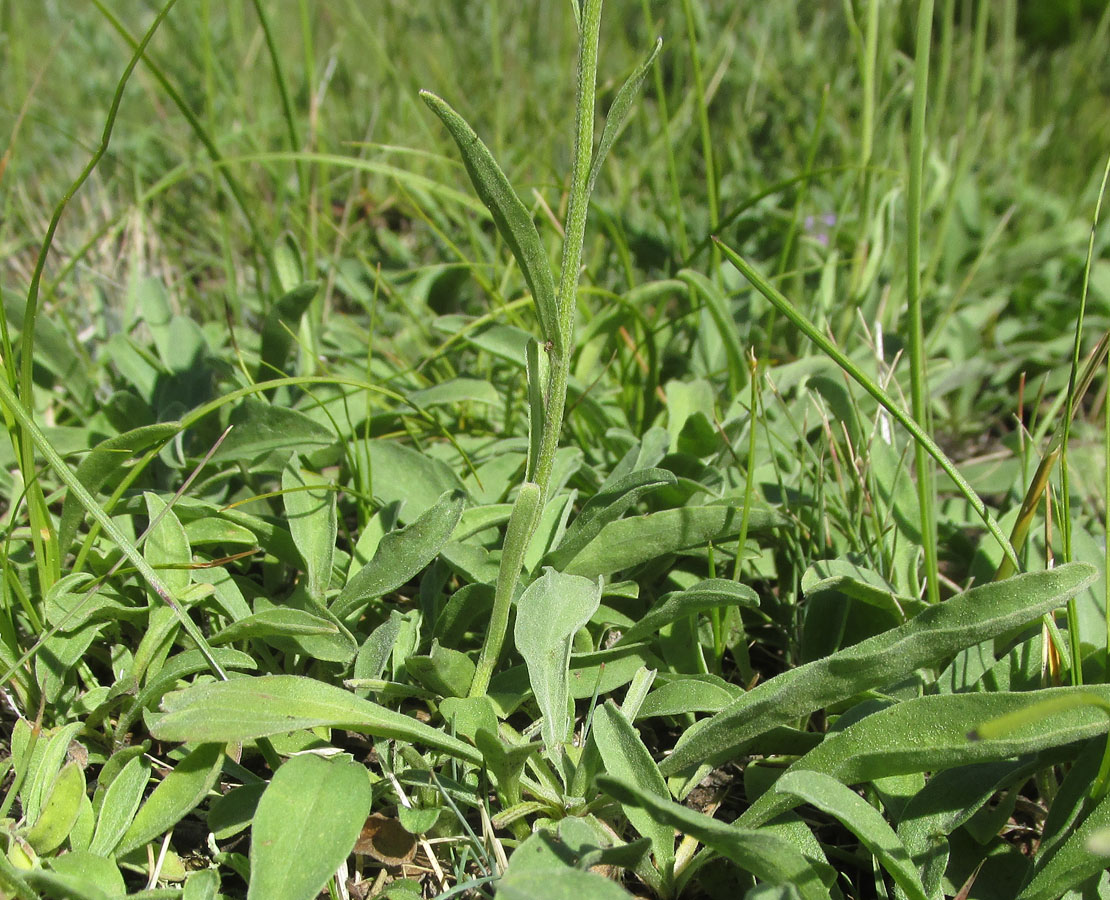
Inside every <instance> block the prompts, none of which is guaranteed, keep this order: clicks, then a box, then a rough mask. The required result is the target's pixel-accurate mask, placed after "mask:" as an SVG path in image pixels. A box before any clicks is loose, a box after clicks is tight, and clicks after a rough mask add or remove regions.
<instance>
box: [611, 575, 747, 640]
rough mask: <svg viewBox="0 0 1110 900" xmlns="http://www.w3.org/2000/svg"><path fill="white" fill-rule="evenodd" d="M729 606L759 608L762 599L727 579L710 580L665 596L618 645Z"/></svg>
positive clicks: (745, 587)
mask: <svg viewBox="0 0 1110 900" xmlns="http://www.w3.org/2000/svg"><path fill="white" fill-rule="evenodd" d="M725 606H747V607H749V608H753V607H756V606H759V597H758V595H757V594H756V592H755V591H753V590H752V589H751V588H750V587H748V586H747V585H746V584H739V583H738V582H735V581H729V580H728V579H727V578H707V579H706V580H705V581H699V582H698V583H697V584H695V585H693V586H692V587H689V588H687V589H686V590H684V591H672V592H671V593H669V594H664V595H663V596H662V597H661V598H660V599H659V602H658V603H656V604H655V605H654V606H653V607H652V608H651V609H650V610H649V611H648V613H647V615H645V616H644V617H643V618H642V619H640V620H639V621H638V622H637V623H636V624H635V625H633V626H632V627H631V628H629V629H628V630H626V631H625V632H624V633H623V634H622V635H621V638H620V640H619V641H617V643H618V644H630V643H632V642H634V641H640V640H643V639H644V638H645V637H647V636H648V635H651V634H654V633H655V632H657V631H658V630H659V629H660V628H662V627H663V626H664V625H669V624H670V623H671V622H677V621H678V620H679V619H683V618H686V617H687V616H693V615H697V614H698V613H700V612H703V611H705V610H707V609H720V608H721V607H725Z"/></svg>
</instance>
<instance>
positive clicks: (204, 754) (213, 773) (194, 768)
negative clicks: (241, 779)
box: [116, 743, 224, 856]
mask: <svg viewBox="0 0 1110 900" xmlns="http://www.w3.org/2000/svg"><path fill="white" fill-rule="evenodd" d="M223 759H224V748H223V744H214V743H213V744H201V745H200V746H199V747H197V748H196V749H194V750H193V751H191V752H190V753H189V755H188V756H186V757H185V758H184V759H183V760H181V762H179V763H178V764H177V765H176V766H174V769H173V771H172V772H170V773H169V775H167V776H166V777H165V778H163V779H162V781H161V783H159V785H158V786H157V787H156V788H155V789H154V791H153V792H152V793H151V795H150V796H149V797H147V799H146V802H145V803H143V805H142V806H141V807H139V811H138V813H137V814H136V815H135V818H134V819H133V820H132V822H131V825H130V826H129V827H128V829H127V831H126V832H124V835H123V837H122V838H121V839H120V842H119V844H118V845H117V846H116V856H123V855H125V854H127V853H129V852H130V851H132V850H134V849H136V848H137V847H141V846H143V844H145V843H147V842H148V841H152V840H154V839H155V838H156V837H158V836H159V835H161V834H164V833H165V832H167V831H169V830H170V829H171V828H173V826H174V825H176V824H177V823H178V822H180V821H181V820H182V819H183V818H184V817H185V816H186V815H187V814H188V813H190V812H192V810H194V809H196V807H197V806H198V805H199V804H200V803H201V801H202V800H204V798H205V796H206V795H207V794H208V792H209V791H210V790H211V789H212V786H213V785H214V784H215V783H216V778H217V777H218V776H219V774H220V769H221V767H222V766H223Z"/></svg>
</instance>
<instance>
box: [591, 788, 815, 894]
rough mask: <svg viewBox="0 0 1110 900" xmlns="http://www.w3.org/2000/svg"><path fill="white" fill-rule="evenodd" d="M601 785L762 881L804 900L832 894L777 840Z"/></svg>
mask: <svg viewBox="0 0 1110 900" xmlns="http://www.w3.org/2000/svg"><path fill="white" fill-rule="evenodd" d="M597 783H598V787H599V788H600V789H601V790H602V791H604V792H605V793H607V794H609V796H611V797H612V798H613V799H614V800H616V801H617V802H619V803H621V804H623V805H625V806H640V807H642V808H643V809H644V810H645V811H646V812H647V813H649V814H650V815H651V816H652V818H653V819H655V820H656V821H657V822H660V823H665V824H667V825H669V826H671V827H672V828H676V829H678V830H679V831H681V832H682V833H683V834H687V835H689V836H690V837H693V838H696V839H697V840H699V841H701V842H702V843H703V844H705V845H706V846H707V847H710V848H712V849H713V850H715V851H716V852H717V853H719V854H721V856H724V857H725V858H727V859H729V860H731V861H732V862H734V863H735V864H736V865H737V866H739V867H740V868H741V869H743V870H745V871H747V872H751V873H752V874H753V875H755V877H756V878H759V879H760V880H761V881H768V882H770V883H772V884H792V885H794V886H795V887H796V888H797V889H798V892H799V894H800V895H801V896H802V898H803V900H828V896H829V893H828V891H827V890H826V889H825V886H824V884H822V882H821V879H820V877H819V876H818V874H817V872H816V870H815V869H814V868H813V866H812V864H811V863H810V862H809V861H808V860H807V859H806V858H805V857H804V856H802V854H801V853H800V852H799V851H798V850H796V849H795V848H794V846H793V845H792V844H789V843H787V842H786V841H785V840H783V839H782V838H781V837H779V836H778V835H775V834H772V833H771V832H769V831H766V830H759V831H757V830H753V829H749V828H738V827H737V826H736V825H728V824H726V823H724V822H721V821H719V820H717V819H714V818H711V817H710V816H707V815H705V814H704V813H700V812H696V811H695V810H692V809H689V808H687V807H685V806H682V805H680V804H678V803H675V802H674V801H673V800H664V799H661V798H659V797H657V796H655V794H653V793H651V792H649V791H646V790H644V789H643V788H641V787H639V786H637V785H633V784H630V783H628V782H626V781H621V780H619V779H617V778H613V777H611V776H609V775H599V776H598V778H597Z"/></svg>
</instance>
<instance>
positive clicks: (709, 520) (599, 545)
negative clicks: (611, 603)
mask: <svg viewBox="0 0 1110 900" xmlns="http://www.w3.org/2000/svg"><path fill="white" fill-rule="evenodd" d="M742 518H743V511H742V510H740V509H738V508H736V507H734V506H683V507H680V508H678V509H665V510H662V511H661V512H656V513H648V514H647V515H646V516H633V517H631V518H628V519H618V520H617V521H615V522H610V523H609V524H608V525H606V526H605V527H604V528H602V529H601V531H600V533H599V534H598V535H597V536H596V537H595V538H594V539H593V540H592V541H590V542H589V543H588V544H587V545H586V546H585V547H583V548H582V550H581V551H580V552H579V553H578V554H577V555H576V556H575V557H574V558H573V559H572V560H571V561H570V562H569V563H567V565H566V568H565V570H564V571H566V572H567V573H568V574H570V575H582V576H584V577H586V578H596V577H597V576H598V575H611V574H612V573H614V572H619V571H620V570H621V569H628V568H631V567H632V566H636V565H639V564H640V563H644V562H648V561H650V560H653V559H658V558H659V557H661V556H666V555H667V554H669V553H677V552H678V551H680V550H687V549H689V548H691V547H699V546H701V545H702V544H705V543H707V542H709V541H714V542H717V541H721V540H724V539H726V538H729V537H733V536H735V535H737V534H739V532H740V522H741V519H742ZM780 522H781V518H780V517H779V515H778V513H775V512H773V511H771V510H770V509H767V508H764V507H759V508H753V509H752V510H751V512H750V514H749V518H748V534H758V533H759V532H764V531H767V530H769V529H771V528H773V527H774V526H775V525H778V524H779V523H780Z"/></svg>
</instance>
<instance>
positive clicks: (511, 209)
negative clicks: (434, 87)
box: [420, 91, 563, 355]
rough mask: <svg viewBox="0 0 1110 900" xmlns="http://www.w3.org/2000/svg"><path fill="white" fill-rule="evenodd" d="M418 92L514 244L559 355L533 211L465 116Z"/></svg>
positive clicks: (549, 281) (547, 266)
mask: <svg viewBox="0 0 1110 900" xmlns="http://www.w3.org/2000/svg"><path fill="white" fill-rule="evenodd" d="M420 96H421V98H422V99H423V100H424V102H425V103H427V104H428V107H429V108H430V109H431V110H432V112H434V113H435V114H436V115H437V116H439V118H440V121H441V122H443V124H444V125H446V126H447V130H448V131H449V132H451V137H453V138H454V139H455V143H456V144H458V147H459V152H460V153H461V154H462V157H463V163H464V165H465V166H466V173H467V174H468V175H469V176H470V181H471V183H472V184H473V185H474V190H475V191H476V192H477V193H478V197H479V198H480V199H481V201H482V202H483V203H484V204H485V205H486V206H487V207H488V208H489V211H490V213H491V214H492V215H493V221H494V223H495V224H496V225H497V230H498V232H499V233H500V235H501V237H502V239H503V240H504V241H505V243H506V244H508V245H509V249H510V250H512V252H513V256H514V257H515V258H516V261H517V265H519V266H520V271H521V272H522V273H523V275H524V280H525V281H526V282H527V283H528V290H529V291H531V292H532V299H533V301H534V302H535V304H536V313H537V315H538V316H539V320H540V333H541V334H542V335H543V339H544V341H550V342H551V344H552V347H553V349H554V352H555V353H557V354H560V355H561V354H562V352H563V346H562V336H561V335H560V333H559V317H558V309H557V306H556V302H555V281H554V279H553V278H552V276H551V263H550V261H549V260H548V258H547V253H546V252H545V251H544V248H543V244H542V243H541V242H540V235H539V232H537V231H536V225H535V223H534V222H533V221H532V217H531V216H530V215H529V214H528V210H527V209H526V208H525V206H524V204H523V203H521V201H520V198H519V197H518V196H517V194H516V191H514V190H513V186H512V185H511V184H509V179H508V178H506V177H505V173H504V172H502V171H501V167H500V166H499V165H497V160H495V159H494V158H493V154H492V153H490V151H489V148H488V147H486V145H485V144H483V143H482V141H481V139H480V138H479V137H478V135H477V134H475V132H474V129H473V128H471V127H470V125H468V124H467V122H466V120H465V119H463V117H462V116H460V115H459V114H458V113H457V112H455V110H454V109H453V108H452V107H451V106H450V104H448V103H447V102H446V101H445V100H442V99H441V98H439V97H437V96H436V95H435V94H433V93H431V92H429V91H421V92H420Z"/></svg>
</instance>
